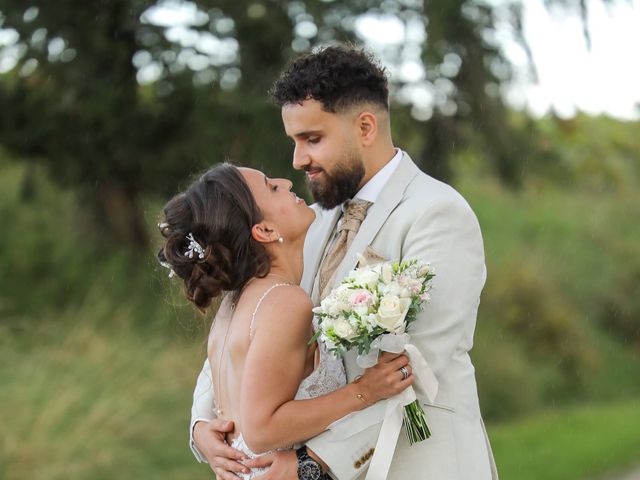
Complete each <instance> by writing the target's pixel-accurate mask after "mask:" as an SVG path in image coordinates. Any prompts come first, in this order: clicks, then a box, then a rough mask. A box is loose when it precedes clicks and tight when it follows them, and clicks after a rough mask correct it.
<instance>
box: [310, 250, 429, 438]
mask: <svg viewBox="0 0 640 480" xmlns="http://www.w3.org/2000/svg"><path fill="white" fill-rule="evenodd" d="M433 277H434V273H433V270H432V268H431V267H430V265H429V264H428V263H425V262H421V261H418V260H403V261H402V262H393V263H391V262H385V263H379V264H376V265H370V266H369V265H367V266H364V267H359V268H356V269H355V270H352V271H351V272H349V274H348V275H347V276H346V277H345V278H344V279H343V280H342V283H341V284H340V286H338V287H337V288H336V289H334V290H333V291H331V293H330V294H329V295H328V296H327V297H326V298H325V299H324V300H322V302H321V303H320V306H319V307H316V308H314V309H313V311H314V313H315V314H316V315H317V316H318V317H319V325H320V326H319V328H318V331H317V332H316V335H315V336H314V338H313V340H315V339H316V338H318V337H319V338H320V341H322V342H324V343H325V344H326V345H327V348H328V349H329V350H330V351H332V352H333V353H334V354H335V355H336V356H338V357H340V356H343V355H344V354H345V352H346V351H347V350H350V349H352V348H357V350H358V353H359V354H360V355H361V356H360V357H359V359H360V358H362V357H363V356H364V355H365V354H368V353H369V352H370V350H372V349H374V350H376V349H379V348H380V344H381V340H382V339H383V337H384V336H388V335H389V334H391V335H393V336H400V335H403V334H405V332H406V331H407V329H408V327H409V326H410V324H411V322H412V321H413V320H415V319H416V317H417V314H418V313H419V312H420V311H421V310H422V307H423V306H424V304H425V303H426V302H427V301H428V300H429V291H430V289H431V284H430V280H431V279H432V278H433ZM376 361H377V351H376V352H375V361H373V363H372V364H371V365H370V366H372V365H374V364H375V363H376ZM362 366H364V365H362ZM414 398H415V397H414ZM403 423H404V425H405V428H406V432H407V436H408V438H409V442H410V443H411V444H413V443H416V442H419V441H422V440H424V439H426V438H429V436H430V435H431V433H430V432H429V428H428V427H427V423H426V420H425V414H424V411H423V409H422V406H421V405H420V403H419V402H418V401H417V400H415V401H414V402H413V403H410V404H409V405H406V406H405V407H404V419H403Z"/></svg>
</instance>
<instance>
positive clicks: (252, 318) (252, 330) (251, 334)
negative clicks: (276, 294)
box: [249, 283, 291, 341]
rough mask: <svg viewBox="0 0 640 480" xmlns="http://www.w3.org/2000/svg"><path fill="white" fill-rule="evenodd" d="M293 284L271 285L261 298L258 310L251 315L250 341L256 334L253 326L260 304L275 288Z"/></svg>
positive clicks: (257, 305) (257, 304)
mask: <svg viewBox="0 0 640 480" xmlns="http://www.w3.org/2000/svg"><path fill="white" fill-rule="evenodd" d="M290 286H291V284H290V283H275V284H273V285H271V286H270V287H269V288H268V289H267V290H266V291H265V292H264V293H263V294H262V296H261V297H260V300H258V303H256V308H255V310H254V311H253V315H251V323H250V324H249V341H251V340H252V339H253V334H254V332H255V328H254V327H253V324H254V322H255V320H256V313H258V309H259V308H260V304H262V301H263V300H264V299H265V297H266V296H267V295H269V292H271V290H273V289H274V288H277V287H290Z"/></svg>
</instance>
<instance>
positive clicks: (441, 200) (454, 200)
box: [405, 170, 471, 210]
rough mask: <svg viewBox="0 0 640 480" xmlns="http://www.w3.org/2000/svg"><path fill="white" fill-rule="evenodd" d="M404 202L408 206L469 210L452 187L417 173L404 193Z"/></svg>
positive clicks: (465, 202)
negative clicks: (448, 207) (408, 204)
mask: <svg viewBox="0 0 640 480" xmlns="http://www.w3.org/2000/svg"><path fill="white" fill-rule="evenodd" d="M405 201H406V202H407V203H410V204H416V205H421V206H422V208H424V207H428V206H430V205H431V206H433V207H436V206H445V205H446V206H450V207H453V208H456V207H457V208H462V209H464V210H471V207H470V206H469V203H468V202H467V200H466V199H465V198H464V197H463V196H462V194H461V193H460V192H458V191H457V190H456V189H455V188H454V187H453V186H451V185H449V184H448V183H445V182H443V181H442V180H438V179H436V178H434V177H432V176H431V175H429V174H427V173H425V172H423V171H422V170H419V171H418V174H417V175H416V176H415V177H414V178H413V180H412V182H411V183H410V184H409V185H408V187H407V190H406V191H405Z"/></svg>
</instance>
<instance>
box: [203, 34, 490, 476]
mask: <svg viewBox="0 0 640 480" xmlns="http://www.w3.org/2000/svg"><path fill="white" fill-rule="evenodd" d="M271 94H272V97H273V99H274V100H275V102H276V104H277V105H279V106H280V107H281V111H282V120H283V123H284V128H285V131H286V134H287V136H288V137H289V138H291V140H292V141H293V142H294V145H295V149H294V153H293V166H294V168H296V169H299V170H304V171H305V172H306V175H307V180H308V183H309V186H310V188H311V192H312V194H313V197H314V199H315V201H316V202H317V204H316V206H315V210H316V214H317V217H316V221H315V222H314V224H313V225H312V226H311V229H310V231H309V233H308V234H307V240H306V244H305V263H304V276H303V279H302V286H303V287H304V288H305V289H306V290H307V291H308V292H309V293H310V295H311V297H312V299H313V300H314V303H315V304H318V303H319V300H320V299H321V298H324V296H325V295H326V294H327V293H328V292H330V291H331V289H332V288H333V287H334V286H336V285H338V284H339V283H340V280H341V279H342V278H343V277H344V276H345V275H346V274H347V272H349V270H351V269H353V268H355V267H356V265H357V262H358V254H360V255H361V256H363V257H364V258H365V259H367V260H368V261H370V262H374V261H382V260H391V261H397V260H400V259H411V258H415V259H421V260H424V261H427V262H430V263H431V265H432V266H433V267H434V269H435V272H436V277H435V278H434V279H433V290H432V298H431V301H430V302H429V303H428V304H427V305H426V307H425V309H424V311H423V312H422V313H421V314H420V315H419V316H418V318H417V319H416V320H415V321H414V322H413V323H412V325H411V330H410V332H411V341H412V343H413V344H414V345H416V346H417V348H418V349H419V350H420V352H421V353H422V355H423V356H424V358H425V359H426V360H427V362H428V364H429V366H430V368H431V369H432V370H433V372H434V373H435V376H436V378H437V380H438V383H439V388H438V393H437V395H436V397H435V398H434V399H431V401H429V400H428V399H427V398H420V400H421V401H422V403H423V405H424V410H425V413H426V417H427V422H428V424H429V428H430V430H431V433H432V436H431V437H430V438H429V439H427V440H425V441H423V442H420V443H417V444H415V445H413V446H409V444H408V442H407V440H406V438H405V436H404V434H401V436H400V438H399V439H398V444H397V447H396V449H395V454H394V456H393V461H392V463H391V466H390V470H389V472H388V475H387V476H386V478H389V479H394V480H396V479H397V480H401V479H409V478H411V479H414V478H416V479H417V478H424V479H433V480H492V479H497V478H498V476H497V472H496V469H495V464H494V461H493V455H492V453H491V447H490V445H489V440H488V438H487V435H486V431H485V428H484V424H483V421H482V417H481V415H480V408H479V404H478V394H477V389H476V382H475V373H474V368H473V365H472V363H471V360H470V358H469V354H468V352H469V350H471V347H472V345H473V333H474V329H475V323H476V313H477V309H478V304H479V301H480V292H481V290H482V287H483V285H484V282H485V278H486V270H485V265H484V252H483V245H482V236H481V233H480V228H479V225H478V222H477V220H476V217H475V215H474V213H473V211H472V210H471V208H470V207H469V205H468V204H467V202H466V201H465V200H464V199H463V198H462V197H461V196H460V195H459V194H458V193H457V192H456V191H455V190H453V189H452V188H451V187H450V186H448V185H446V184H443V183H441V182H439V181H437V180H435V179H433V178H431V177H430V176H428V175H426V174H425V173H423V172H421V171H420V170H419V169H418V167H417V166H416V165H415V164H414V163H413V161H412V160H411V158H409V156H408V155H407V154H406V153H405V152H403V151H402V150H400V149H397V148H395V147H394V145H393V141H392V138H391V129H390V118H389V106H388V87H387V79H386V76H385V74H384V71H383V69H381V68H380V67H379V66H378V64H377V62H376V61H375V60H374V59H373V58H372V57H371V56H369V55H368V54H367V53H366V52H364V51H361V50H358V49H354V48H350V47H345V46H332V47H327V48H324V49H322V50H320V51H318V52H316V53H312V54H309V55H306V56H303V57H301V58H298V59H297V60H295V61H294V62H293V63H292V64H291V65H290V66H289V67H288V68H287V70H286V71H285V72H284V73H283V74H282V76H281V77H280V78H279V79H278V80H277V82H276V83H275V85H274V88H273V90H272V92H271ZM354 205H358V207H357V208H356V210H358V211H359V213H360V218H359V219H357V221H356V225H355V227H354V226H351V227H348V228H349V229H350V232H348V233H350V238H349V240H347V242H346V243H344V242H342V240H341V236H342V235H343V234H344V233H343V232H344V228H342V227H343V226H344V225H346V224H347V223H348V224H350V225H352V224H353V222H352V218H351V216H352V211H351V210H353V208H352V207H353V206H354ZM345 219H346V220H345ZM358 222H361V223H360V224H359V226H358ZM339 244H340V245H341V247H340V246H339ZM340 248H341V249H342V251H339V250H340ZM345 367H346V371H347V376H348V379H349V381H353V380H354V378H356V376H357V375H358V374H360V373H361V371H360V369H359V367H358V366H357V365H356V363H355V359H354V357H353V356H351V357H350V356H347V357H346V359H345ZM210 376H211V373H210V371H209V366H208V364H207V363H205V366H204V368H203V371H202V372H201V374H200V376H199V377H198V384H197V386H196V389H195V392H194V404H193V408H192V423H191V427H192V429H191V432H192V439H191V445H192V448H193V450H194V453H195V454H196V457H197V458H198V459H199V460H201V461H204V460H205V459H206V460H207V461H209V463H210V464H211V466H212V469H213V470H214V471H215V472H216V474H217V475H218V478H221V479H231V478H237V477H236V476H235V475H234V473H233V472H240V471H242V468H243V466H242V465H241V464H240V463H238V461H237V460H239V459H241V458H242V456H241V454H239V453H238V452H235V451H234V450H232V449H231V448H230V447H228V446H227V445H225V444H224V443H223V441H222V438H223V435H224V431H228V430H230V429H231V428H232V426H231V425H229V423H230V422H226V423H225V422H221V421H218V420H216V419H215V418H213V415H212V388H211V382H210V380H209V379H210ZM370 408H373V407H370ZM367 410H369V409H367ZM380 421H382V419H380ZM347 422H355V420H353V419H351V420H347ZM346 427H347V429H346V430H347V431H348V432H350V431H354V432H355V431H357V430H359V429H357V428H355V425H354V426H353V430H350V427H351V425H350V424H348V423H347V424H346ZM380 428H381V423H374V424H373V425H370V426H368V427H367V428H364V429H363V430H362V431H360V432H359V433H356V434H354V435H351V436H348V437H347V438H344V437H343V436H341V437H338V436H336V434H335V432H334V431H332V430H328V431H326V432H324V433H322V434H321V435H318V436H317V437H314V438H312V439H311V440H309V441H308V442H307V444H306V453H308V454H309V455H310V457H311V460H310V459H309V457H308V456H307V455H305V451H304V450H303V451H302V452H300V451H298V453H297V455H296V453H295V452H293V451H287V452H277V453H276V454H272V455H266V456H264V457H261V458H260V459H258V460H252V462H254V463H247V465H253V466H257V465H258V463H259V464H260V465H261V466H263V465H271V468H270V470H269V471H268V473H267V474H266V475H265V476H264V477H260V478H265V479H269V478H273V479H276V478H278V479H295V478H301V479H303V480H305V479H306V478H317V475H315V474H314V473H313V471H314V469H313V468H311V469H306V470H305V469H304V468H299V467H300V466H301V465H302V466H304V465H303V464H304V463H305V462H310V461H311V462H318V463H319V464H321V465H322V466H323V467H324V468H325V469H328V471H329V473H330V474H331V475H332V476H333V477H335V478H337V479H340V480H343V479H344V480H350V479H354V478H360V477H361V478H364V476H365V473H366V471H367V468H368V466H369V463H370V460H371V457H372V456H375V455H374V449H375V447H376V442H377V440H378V434H379V432H380ZM256 462H258V463H256ZM315 471H316V472H317V470H315ZM305 472H307V473H305ZM308 472H312V473H308ZM298 473H299V475H298ZM314 475H315V476H314Z"/></svg>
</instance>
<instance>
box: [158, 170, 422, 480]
mask: <svg viewBox="0 0 640 480" xmlns="http://www.w3.org/2000/svg"><path fill="white" fill-rule="evenodd" d="M291 187H292V184H291V182H290V181H288V180H285V179H272V178H269V177H267V176H265V175H264V174H263V173H261V172H259V171H257V170H253V169H249V168H236V167H234V166H232V165H230V164H228V163H223V164H220V165H217V166H216V167H214V168H212V169H211V170H209V171H208V172H206V173H205V174H204V175H202V176H201V177H200V178H199V179H198V180H196V181H195V182H194V183H193V184H192V185H191V186H190V187H189V188H188V189H187V190H186V191H185V192H183V193H180V194H178V195H176V196H175V197H174V198H173V199H171V200H170V201H169V202H168V203H167V205H166V206H165V208H164V216H165V219H164V222H163V223H161V224H160V225H159V226H160V230H161V233H162V235H163V237H164V238H165V242H164V245H163V247H162V249H161V250H160V252H159V253H158V258H159V260H160V262H161V263H162V264H163V265H164V266H166V267H168V268H170V269H171V271H172V273H173V274H175V275H177V276H178V277H180V278H181V279H182V280H183V281H184V284H185V287H186V295H187V297H188V299H189V300H190V301H191V302H193V303H194V304H195V306H196V307H198V308H199V309H200V310H201V311H205V310H206V309H207V308H208V307H210V306H211V304H212V301H213V300H214V299H215V298H217V297H219V296H222V301H221V303H220V306H219V308H218V311H217V314H216V316H215V319H214V321H213V324H212V327H211V331H210V334H209V341H208V357H209V361H210V364H211V371H212V373H213V389H214V398H215V409H216V414H217V417H218V418H220V419H225V420H232V421H233V422H234V425H235V429H234V430H233V431H232V432H231V433H230V434H228V437H227V442H228V443H229V444H230V445H231V446H232V447H234V448H236V449H237V450H240V451H241V452H243V453H244V454H245V455H246V456H247V457H249V458H255V457H257V456H259V455H261V454H264V453H266V452H269V451H273V450H276V449H291V448H295V447H298V446H300V444H302V443H303V442H304V441H305V440H307V439H309V438H311V437H313V436H315V435H317V434H319V433H321V432H322V431H324V430H325V429H326V428H327V427H328V426H329V425H330V424H331V423H332V422H334V421H336V420H338V419H340V418H341V417H343V416H345V415H347V414H349V413H352V412H355V411H357V410H361V409H363V408H365V407H367V406H369V405H371V404H373V403H375V402H377V401H379V400H382V399H385V398H389V397H391V396H393V395H396V394H398V393H400V392H401V391H402V390H404V389H405V388H407V387H408V386H409V385H411V384H412V383H413V376H412V375H410V376H409V377H408V378H407V379H406V380H403V374H402V373H401V372H399V369H400V368H402V367H407V369H410V367H409V366H408V365H407V364H408V359H407V357H406V356H404V355H400V356H397V355H391V354H383V356H381V357H380V361H379V363H378V365H376V366H375V367H373V368H370V369H368V370H366V371H365V372H364V374H363V375H362V376H361V377H360V378H359V379H358V380H357V381H356V382H354V383H350V384H346V379H345V374H344V370H343V365H342V361H340V360H337V359H335V358H334V357H333V355H332V354H331V353H330V352H328V351H327V350H326V349H325V348H324V346H322V345H318V344H317V343H315V342H313V343H312V344H311V345H310V344H309V339H310V338H311V337H312V335H313V332H314V323H313V313H312V311H311V309H312V307H313V305H312V303H311V300H310V298H309V296H308V295H307V294H306V293H305V291H304V290H303V289H302V288H301V287H300V286H299V283H300V279H301V277H302V268H303V252H302V249H303V245H304V239H305V235H306V233H307V230H308V228H309V226H310V225H311V223H312V222H313V220H314V218H315V214H314V212H313V210H312V209H311V208H310V207H308V206H307V205H306V204H305V202H304V201H303V200H302V199H300V198H299V197H297V196H296V195H295V193H293V192H292V191H291ZM315 326H317V325H315ZM305 450H306V449H305ZM303 455H304V453H300V455H299V459H300V456H303ZM262 471H263V469H257V468H254V469H252V470H251V469H246V473H244V474H240V476H241V478H246V479H248V478H254V477H255V476H257V475H258V474H260V473H262ZM319 475H320V472H318V476H314V477H313V478H320V476H319Z"/></svg>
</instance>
